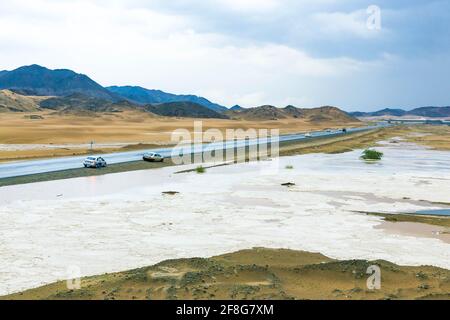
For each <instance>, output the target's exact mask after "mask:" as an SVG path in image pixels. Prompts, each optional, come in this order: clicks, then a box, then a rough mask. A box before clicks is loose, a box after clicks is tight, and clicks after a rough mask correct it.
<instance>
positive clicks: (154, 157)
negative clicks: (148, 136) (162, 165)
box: [142, 152, 164, 162]
mask: <svg viewBox="0 0 450 320" xmlns="http://www.w3.org/2000/svg"><path fill="white" fill-rule="evenodd" d="M142 159H144V161H152V162H163V161H164V157H163V156H162V155H161V154H159V153H155V152H146V153H144V156H143V157H142Z"/></svg>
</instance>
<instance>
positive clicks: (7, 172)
mask: <svg viewBox="0 0 450 320" xmlns="http://www.w3.org/2000/svg"><path fill="white" fill-rule="evenodd" d="M382 126H386V124H378V125H376V126H368V127H361V128H349V129H347V133H354V132H361V131H367V130H371V129H375V128H379V127H382ZM342 134H343V133H342V132H341V131H332V132H329V131H315V132H311V133H310V135H311V137H307V136H305V134H303V133H302V134H288V135H282V136H279V141H280V142H285V141H297V140H304V139H314V138H319V137H332V136H338V135H342ZM269 139H270V138H269ZM271 139H276V138H271ZM263 143H267V139H259V140H258V139H253V140H237V141H236V142H235V141H226V142H215V143H209V144H204V145H199V146H197V148H192V150H190V152H189V153H191V154H192V153H199V152H203V151H211V150H221V149H222V150H225V149H230V148H236V147H237V148H239V147H243V146H248V145H255V144H263ZM146 151H153V152H157V153H160V154H162V155H163V156H164V157H170V156H171V155H172V148H163V149H152V150H145V151H144V150H139V151H129V152H117V153H109V154H102V155H101V156H102V157H103V158H104V159H105V160H106V161H107V163H108V164H115V163H124V162H130V161H138V160H141V159H142V155H143V153H144V152H146ZM183 153H184V154H187V153H186V151H184V152H183ZM85 158H86V156H77V157H62V158H52V159H43V160H28V161H16V162H7V163H3V164H0V179H1V178H10V177H18V176H24V175H30V174H37V173H46V172H55V171H61V170H67V169H75V168H82V167H83V164H82V163H83V160H84V159H85Z"/></svg>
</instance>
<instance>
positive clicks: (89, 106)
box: [39, 93, 145, 116]
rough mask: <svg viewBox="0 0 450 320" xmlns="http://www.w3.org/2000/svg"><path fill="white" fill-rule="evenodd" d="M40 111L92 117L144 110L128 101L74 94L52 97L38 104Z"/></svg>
mask: <svg viewBox="0 0 450 320" xmlns="http://www.w3.org/2000/svg"><path fill="white" fill-rule="evenodd" d="M39 106H40V107H41V108H42V109H49V110H55V113H54V114H58V115H79V116H94V115H95V114H96V113H114V112H123V111H142V112H144V111H145V109H144V108H143V107H141V106H138V105H135V104H133V103H131V102H129V101H126V100H123V101H118V102H112V101H109V100H106V99H101V98H95V97H90V96H86V95H84V94H81V93H74V94H71V95H69V96H66V97H52V98H49V99H45V100H43V101H41V102H40V104H39Z"/></svg>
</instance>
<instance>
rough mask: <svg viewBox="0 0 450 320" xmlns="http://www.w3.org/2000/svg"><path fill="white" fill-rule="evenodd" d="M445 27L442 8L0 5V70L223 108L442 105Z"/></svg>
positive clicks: (273, 0)
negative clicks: (187, 96) (53, 72)
mask: <svg viewBox="0 0 450 320" xmlns="http://www.w3.org/2000/svg"><path fill="white" fill-rule="evenodd" d="M370 5H376V6H378V7H379V8H380V9H381V11H380V17H381V28H380V29H379V28H377V26H378V24H377V22H378V21H379V20H377V15H376V14H375V15H374V14H372V13H373V12H375V11H370V10H369V11H370V12H369V13H368V12H367V9H368V7H369V6H370ZM449 21H450V1H446V0H445V1H432V0H423V1H422V0H416V1H414V0H409V1H406V0H395V1H393V0H380V1H364V0H360V1H355V0H339V1H337V0H208V1H205V0H170V1H168V0H154V1H152V0H145V1H144V0H128V1H125V0H112V1H111V0H96V1H95V0H93V1H66V0H14V1H3V0H1V1H0V70H3V69H5V70H12V69H14V68H17V67H19V66H22V65H29V64H35V63H36V64H40V65H43V66H46V67H48V68H52V69H55V68H67V69H72V70H74V71H76V72H80V73H84V74H87V75H88V76H90V77H91V78H92V79H94V80H95V81H97V82H99V83H100V84H101V85H104V86H108V85H139V86H143V87H146V88H150V89H161V90H164V91H167V92H173V93H192V94H197V95H202V96H205V97H207V98H208V99H210V100H212V101H214V102H217V103H220V104H223V105H226V106H232V105H234V104H240V105H242V106H244V107H251V106H257V105H262V104H272V105H276V106H286V105H288V104H293V105H295V106H299V107H315V106H320V105H335V106H338V107H341V108H343V109H345V110H348V111H353V110H375V109H380V108H384V107H403V108H413V107H417V106H427V105H450V81H449V74H450V54H449V49H450V28H449ZM368 22H369V27H368Z"/></svg>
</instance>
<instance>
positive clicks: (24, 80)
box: [0, 65, 228, 112]
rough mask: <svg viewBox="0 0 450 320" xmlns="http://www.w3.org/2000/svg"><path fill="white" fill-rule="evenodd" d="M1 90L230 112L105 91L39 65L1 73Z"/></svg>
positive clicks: (128, 89) (171, 98)
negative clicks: (163, 104)
mask: <svg viewBox="0 0 450 320" xmlns="http://www.w3.org/2000/svg"><path fill="white" fill-rule="evenodd" d="M0 89H9V90H12V91H14V92H16V93H19V94H22V95H36V96H69V95H72V94H82V95H84V96H87V97H93V98H99V99H104V100H108V101H112V102H117V101H120V100H128V101H130V102H133V103H137V104H156V103H167V102H180V101H184V102H193V103H196V104H199V105H202V106H204V107H206V108H208V109H211V110H214V111H216V112H223V111H226V110H228V109H227V108H226V107H224V106H221V105H219V104H216V103H213V102H211V101H209V100H208V99H206V98H203V97H198V96H195V95H176V94H172V93H166V92H163V91H160V90H149V89H145V88H141V87H132V86H123V87H118V86H112V87H108V88H104V87H102V86H101V85H100V84H98V83H97V82H95V81H94V80H92V79H91V78H89V77H88V76H86V75H83V74H79V73H76V72H74V71H72V70H67V69H58V70H50V69H47V68H45V67H42V66H39V65H31V66H24V67H20V68H18V69H15V70H12V71H0Z"/></svg>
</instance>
